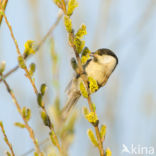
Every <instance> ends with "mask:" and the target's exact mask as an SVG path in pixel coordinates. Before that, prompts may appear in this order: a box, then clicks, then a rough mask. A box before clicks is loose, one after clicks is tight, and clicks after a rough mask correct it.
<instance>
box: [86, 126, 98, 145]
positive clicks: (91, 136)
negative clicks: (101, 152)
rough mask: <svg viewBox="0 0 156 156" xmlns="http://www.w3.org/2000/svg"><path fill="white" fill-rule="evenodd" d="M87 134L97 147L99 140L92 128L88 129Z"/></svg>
mask: <svg viewBox="0 0 156 156" xmlns="http://www.w3.org/2000/svg"><path fill="white" fill-rule="evenodd" d="M87 134H88V137H89V139H90V141H91V142H92V144H93V145H94V146H95V147H98V142H97V140H96V138H95V136H94V133H93V131H92V130H91V129H88V131H87Z"/></svg>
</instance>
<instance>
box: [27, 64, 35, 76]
mask: <svg viewBox="0 0 156 156" xmlns="http://www.w3.org/2000/svg"><path fill="white" fill-rule="evenodd" d="M35 70H36V65H35V63H31V64H30V69H29V73H30V75H33V74H34V72H35Z"/></svg>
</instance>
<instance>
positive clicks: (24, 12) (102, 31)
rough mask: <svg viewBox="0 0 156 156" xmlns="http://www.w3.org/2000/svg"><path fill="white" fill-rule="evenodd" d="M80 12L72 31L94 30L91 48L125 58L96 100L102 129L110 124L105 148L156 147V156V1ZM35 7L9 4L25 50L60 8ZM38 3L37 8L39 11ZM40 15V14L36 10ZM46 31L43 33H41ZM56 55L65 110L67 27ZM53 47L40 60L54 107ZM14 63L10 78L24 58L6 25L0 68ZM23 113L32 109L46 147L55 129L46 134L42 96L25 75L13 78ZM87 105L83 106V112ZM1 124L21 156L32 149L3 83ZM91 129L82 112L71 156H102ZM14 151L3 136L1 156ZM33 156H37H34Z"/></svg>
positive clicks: (25, 0) (101, 3) (125, 1)
mask: <svg viewBox="0 0 156 156" xmlns="http://www.w3.org/2000/svg"><path fill="white" fill-rule="evenodd" d="M78 2H79V7H78V8H77V9H76V10H75V12H74V15H73V16H72V19H73V27H74V29H75V30H77V29H78V28H79V26H80V25H81V24H82V23H85V24H86V26H87V32H88V34H87V35H86V37H85V41H86V45H87V46H88V47H89V48H90V49H91V51H95V50H96V49H98V48H110V49H112V50H113V51H114V52H115V53H116V54H117V56H118V58H119V64H118V67H117V69H116V70H115V71H114V73H113V74H112V76H111V77H110V79H109V81H108V83H107V85H106V86H105V87H104V88H102V89H100V90H99V91H98V92H97V93H95V94H94V95H93V96H92V97H93V101H94V103H95V104H96V106H97V114H98V115H99V119H100V122H101V123H104V124H106V125H107V136H106V141H105V143H104V147H110V149H111V150H112V153H113V155H118V156H120V155H124V156H125V155H126V154H121V149H122V144H126V145H127V146H128V147H129V146H130V145H131V144H135V145H138V144H139V145H141V146H147V147H148V146H154V147H155V150H156V141H155V140H156V134H155V131H156V125H155V120H156V97H155V94H156V83H155V80H156V69H155V67H156V61H155V60H156V52H155V51H156V44H155V40H156V30H155V28H156V20H155V17H156V3H155V2H154V0H149V1H147V0H137V1H136V0H109V1H106V0H92V1H90V0H85V1H84V0H79V1H78ZM32 3H33V1H32V2H31V1H30V0H22V1H21V0H14V1H9V3H8V6H7V9H6V15H7V17H8V20H9V22H10V24H11V25H12V28H13V31H14V34H15V37H16V39H17V42H18V44H19V47H20V50H21V51H23V50H24V43H25V42H26V41H27V40H30V39H31V40H35V41H36V42H37V43H38V42H39V41H40V39H41V38H42V37H43V36H44V34H45V33H46V32H47V31H48V29H49V28H50V26H51V25H52V23H54V21H55V20H56V16H57V12H58V9H57V7H56V6H55V5H54V4H53V2H52V0H44V1H42V0H36V3H35V1H34V4H35V7H33V6H31V4H32ZM36 4H37V5H36ZM35 8H36V9H35ZM38 32H40V33H38ZM53 37H54V40H55V47H56V51H57V52H58V55H59V67H60V80H59V81H60V88H61V104H62V105H63V104H64V102H65V99H66V94H65V93H64V89H65V87H66V85H67V83H68V82H69V80H70V79H71V77H72V74H73V71H72V68H71V66H70V58H71V57H72V56H74V55H73V51H72V49H71V48H70V47H69V46H68V42H67V35H66V31H65V29H64V25H63V21H62V20H61V22H60V23H59V25H58V26H57V28H56V29H55V30H54V32H53ZM49 51H50V48H49V41H48V40H47V41H46V42H45V44H44V45H43V47H42V50H41V51H40V52H39V53H37V54H36V55H35V56H34V57H33V58H31V59H29V60H28V61H27V63H28V64H30V63H31V62H32V61H33V62H35V63H36V64H37V72H36V73H35V79H36V84H37V86H38V88H39V86H40V84H41V83H43V82H45V83H46V84H47V85H48V93H47V95H46V97H47V99H46V101H47V103H48V104H49V106H50V105H51V104H52V101H53V98H54V97H55V92H54V89H53V86H52V82H51V81H52V72H51V59H50V52H49ZM2 60H5V61H6V63H7V67H6V71H8V70H9V69H11V68H12V67H13V66H15V65H16V64H17V52H16V49H15V46H14V44H13V41H12V39H11V37H10V34H9V31H8V28H7V26H6V24H5V22H4V21H3V22H2V25H1V27H0V61H2ZM7 81H8V83H9V84H10V86H11V88H12V89H13V90H14V92H15V95H16V96H17V98H18V101H19V103H20V104H21V106H25V105H26V106H27V107H30V108H31V109H32V114H33V115H32V119H31V121H30V124H31V126H32V127H33V129H34V130H35V133H36V136H37V137H38V138H39V141H42V140H44V139H45V138H46V137H47V136H48V129H47V128H43V127H42V121H41V119H40V115H39V109H38V107H37V102H36V97H35V95H34V93H33V90H32V87H31V85H30V83H29V81H28V80H27V79H26V78H25V77H24V72H23V71H22V70H18V71H17V72H15V73H14V74H12V75H11V76H9V77H8V78H7ZM83 105H86V106H87V102H86V101H85V100H83V99H81V100H80V101H79V104H78V106H77V108H78V109H79V110H81V107H82V106H83ZM0 120H2V121H3V123H4V126H5V129H6V133H7V135H8V138H9V140H10V142H12V144H13V147H14V149H15V153H17V156H20V155H21V154H23V153H24V152H26V151H27V150H29V149H30V148H32V147H33V144H32V142H31V140H30V138H29V135H28V133H27V131H26V130H21V129H19V128H17V127H15V126H14V125H13V123H14V122H17V121H21V122H22V120H21V118H20V116H19V115H18V113H17V110H16V108H15V106H14V104H13V102H12V100H11V98H10V96H9V95H8V93H7V91H6V89H5V87H4V85H3V84H2V83H0ZM88 127H91V126H90V125H89V124H88V123H87V121H86V120H85V119H84V117H83V115H82V113H81V114H80V118H79V119H78V122H77V124H76V136H75V140H74V144H73V145H72V146H71V148H70V155H74V156H76V155H81V156H86V155H87V154H89V155H91V154H90V153H92V155H96V154H97V152H98V151H97V150H96V149H94V148H93V146H92V145H91V143H90V141H89V140H88V137H87V135H86V130H87V129H88ZM6 149H8V147H7V146H6V145H5V143H4V141H3V137H2V134H1V132H0V155H4V152H5V151H6ZM31 155H33V154H32V153H31V154H30V156H31Z"/></svg>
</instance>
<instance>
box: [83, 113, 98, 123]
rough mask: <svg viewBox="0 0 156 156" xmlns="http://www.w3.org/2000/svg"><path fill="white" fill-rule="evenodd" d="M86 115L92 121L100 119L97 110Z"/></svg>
mask: <svg viewBox="0 0 156 156" xmlns="http://www.w3.org/2000/svg"><path fill="white" fill-rule="evenodd" d="M85 117H86V119H87V120H88V121H89V122H90V123H96V122H97V121H98V117H97V115H96V113H95V112H90V113H88V114H87V115H86V116H85Z"/></svg>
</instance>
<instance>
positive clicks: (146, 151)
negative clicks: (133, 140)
mask: <svg viewBox="0 0 156 156" xmlns="http://www.w3.org/2000/svg"><path fill="white" fill-rule="evenodd" d="M122 153H127V154H129V155H138V154H139V155H153V154H154V153H155V151H154V147H152V146H148V147H147V146H141V145H134V144H132V145H131V146H130V147H127V146H126V145H125V144H122Z"/></svg>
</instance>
